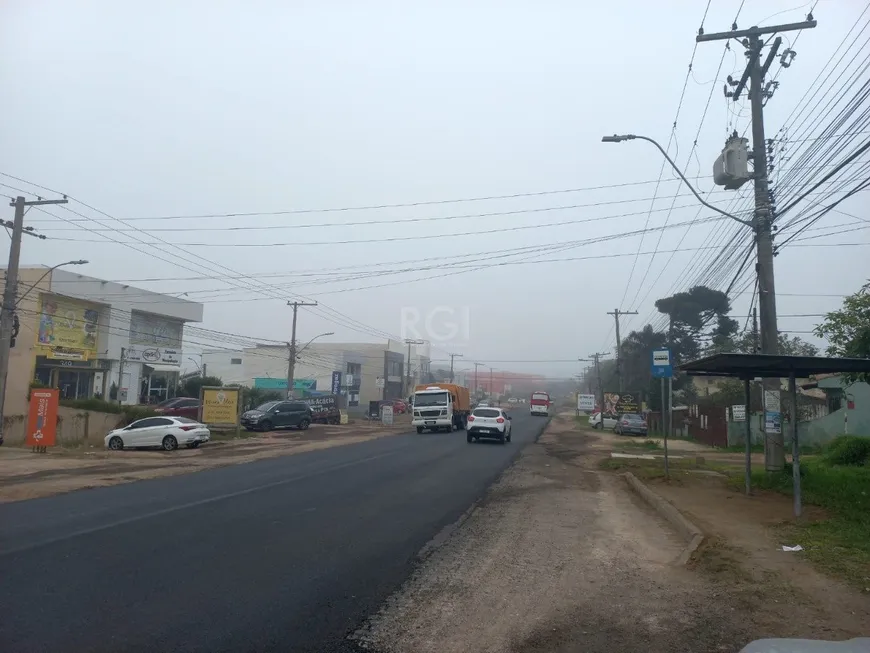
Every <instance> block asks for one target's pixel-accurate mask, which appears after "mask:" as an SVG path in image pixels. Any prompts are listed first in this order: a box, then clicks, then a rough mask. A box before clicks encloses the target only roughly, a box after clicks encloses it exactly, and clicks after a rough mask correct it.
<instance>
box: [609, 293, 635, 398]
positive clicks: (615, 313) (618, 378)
mask: <svg viewBox="0 0 870 653" xmlns="http://www.w3.org/2000/svg"><path fill="white" fill-rule="evenodd" d="M607 314H608V315H612V316H613V319H614V320H616V382H617V384H618V385H617V387H618V388H619V392H622V389H623V388H622V351H621V350H622V339H621V338H620V337H619V316H620V315H637V311H620V310H619V309H618V308H614V309H613V310H612V311H608V312H607Z"/></svg>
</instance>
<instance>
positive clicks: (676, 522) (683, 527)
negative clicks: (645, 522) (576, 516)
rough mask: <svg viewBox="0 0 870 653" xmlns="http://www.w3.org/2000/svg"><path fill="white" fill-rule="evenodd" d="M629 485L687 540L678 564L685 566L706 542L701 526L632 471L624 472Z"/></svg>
mask: <svg viewBox="0 0 870 653" xmlns="http://www.w3.org/2000/svg"><path fill="white" fill-rule="evenodd" d="M623 478H625V480H626V482H627V483H628V486H629V487H630V488H631V489H632V490H634V491H635V492H637V494H638V495H640V498H641V499H643V500H644V501H646V502H647V503H648V504H649V505H650V506H651V507H652V509H653V510H655V511H656V512H657V513H658V514H659V515H660V516H661V517H663V518H664V519H665V520H666V521H667V522H668V523H669V524H670V525H671V526H673V527H674V529H676V531H677V532H678V533H679V534H680V536H681V537H682V538H683V539H684V540H686V542H687V544H686V548H685V549H683V552H682V553H681V554H680V557H679V558H677V561H676V564H677V565H680V566H685V565H686V563H688V562H689V559H690V558H691V557H692V554H693V553H695V551H697V550H698V547H699V546H701V544H702V543H703V542H704V533H703V531H701V529H700V528H698V527H697V526H695V524H693V523H692V522H691V521H689V520H688V519H687V518H686V516H685V515H683V513H681V512H680V511H679V510H677V508H676V507H674V505H673V504H672V503H670V502H669V501H666V500H665V499H663V498H662V497H660V496H659V495H658V494H656V493H655V492H653V491H652V490H651V489H649V487H648V486H647V485H646V484H644V483H642V482H641V481H640V480H638V478H637V477H636V476H635V475H634V474H632V473H631V472H625V473H624V474H623Z"/></svg>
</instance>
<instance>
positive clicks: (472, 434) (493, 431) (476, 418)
mask: <svg viewBox="0 0 870 653" xmlns="http://www.w3.org/2000/svg"><path fill="white" fill-rule="evenodd" d="M465 432H466V439H467V440H468V442H473V441H475V440H480V439H481V438H493V439H495V440H498V441H499V442H501V443H502V444H504V443H505V442H510V441H511V416H510V415H508V414H507V413H506V412H504V411H503V410H502V409H501V408H489V407H485V408H481V407H480V406H478V407H477V408H475V409H474V410H472V411H471V415H469V416H468V426H467V427H466V429H465Z"/></svg>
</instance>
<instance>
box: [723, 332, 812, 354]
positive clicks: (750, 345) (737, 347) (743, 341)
mask: <svg viewBox="0 0 870 653" xmlns="http://www.w3.org/2000/svg"><path fill="white" fill-rule="evenodd" d="M721 351H722V352H734V353H738V354H754V353H755V335H754V334H752V333H750V332H748V331H747V332H746V333H742V334H740V335H739V336H737V337H735V338H733V339H732V342H731V346H730V348H729V349H722V350H721ZM778 351H779V353H780V354H782V355H783V356H816V355H818V353H819V348H818V347H816V346H815V345H814V344H812V343H811V342H807V341H806V340H804V339H803V338H801V337H799V336H792V337H791V338H789V336H788V334H787V333H780V334H779V350H778Z"/></svg>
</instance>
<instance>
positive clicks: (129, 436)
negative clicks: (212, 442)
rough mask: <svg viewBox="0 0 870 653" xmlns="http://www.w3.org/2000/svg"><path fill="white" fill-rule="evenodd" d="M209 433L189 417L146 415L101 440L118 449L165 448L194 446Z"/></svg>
mask: <svg viewBox="0 0 870 653" xmlns="http://www.w3.org/2000/svg"><path fill="white" fill-rule="evenodd" d="M210 438H211V432H210V431H209V430H208V427H207V426H206V425H205V424H201V423H199V422H197V421H196V420H192V419H190V418H188V417H162V416H161V417H146V418H144V419H139V420H136V421H135V422H133V423H132V424H130V425H128V426H125V427H124V428H120V429H115V430H114V431H111V432H110V433H109V434H108V435H107V436H106V437H105V438H104V439H103V441H104V443H105V445H106V449H112V450H113V451H120V450H121V449H123V448H124V447H132V448H137V447H143V448H144V447H160V448H161V449H163V450H165V451H173V450H175V449H178V446H179V445H182V444H183V445H185V446H186V447H188V448H189V449H196V448H197V447H198V446H199V445H201V444H202V443H203V442H208V441H209V439H210Z"/></svg>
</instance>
